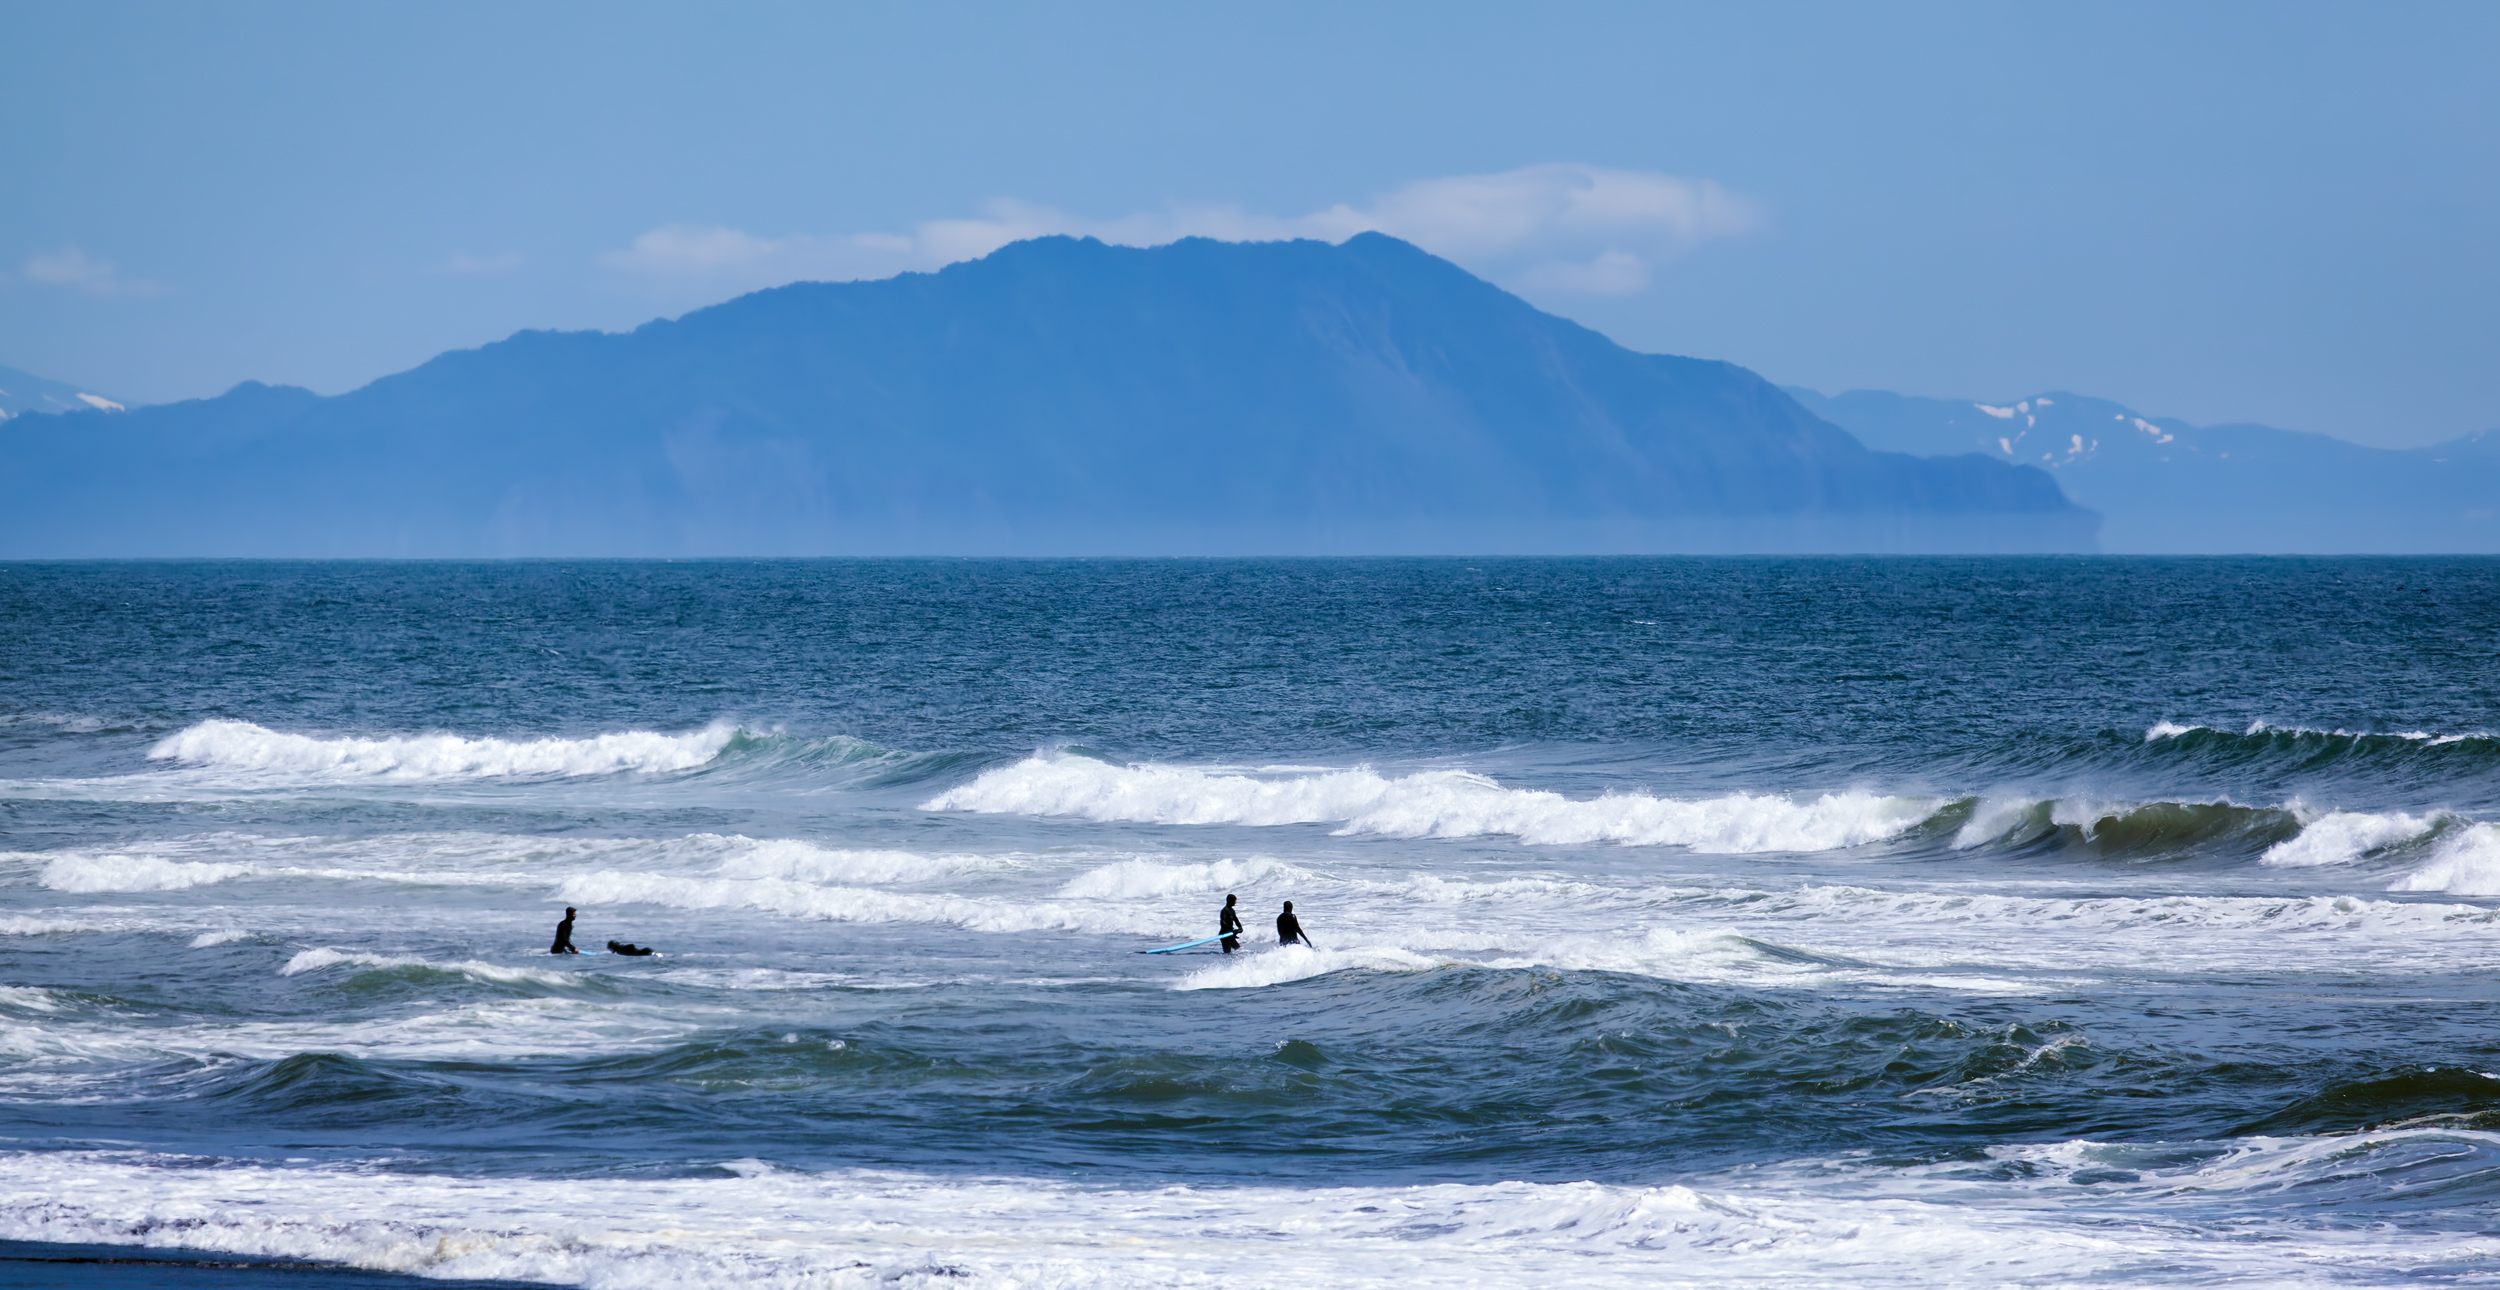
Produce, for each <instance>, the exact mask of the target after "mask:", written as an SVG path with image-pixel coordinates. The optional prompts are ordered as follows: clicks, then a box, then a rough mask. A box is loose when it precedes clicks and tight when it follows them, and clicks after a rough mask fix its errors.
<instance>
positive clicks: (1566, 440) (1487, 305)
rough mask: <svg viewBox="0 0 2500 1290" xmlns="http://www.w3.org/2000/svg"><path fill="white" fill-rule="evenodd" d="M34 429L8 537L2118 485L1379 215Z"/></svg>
mask: <svg viewBox="0 0 2500 1290" xmlns="http://www.w3.org/2000/svg"><path fill="white" fill-rule="evenodd" d="M0 444H6V445H7V447H8V449H9V452H8V453H7V456H8V457H9V458H11V459H13V460H14V461H15V462H16V463H17V464H18V465H19V467H20V469H18V470H17V471H14V472H12V476H11V477H10V478H0V501H5V502H7V503H9V504H8V505H6V506H0V553H6V554H9V555H14V556H31V555H80V554H86V555H158V554H221V555H444V556H477V555H602V554H607V555H636V556H673V555H830V554H852V555H899V554H928V555H941V554H1057V555H1112V554H1126V555H1148V554H1157V555H1159V554H1421V553H1453V554H1456V553H1493V552H1514V553H1522V554H1529V553H1563V552H1598V551H1626V552H1637V551H1665V550H2088V549H2091V545H2092V527H2093V524H2094V522H2095V520H2094V517H2093V516H2091V514H2090V513H2089V512H2087V511H2084V510H2082V509H2081V508H2078V507H2076V506H2075V505H2073V503H2071V502H2070V501H2068V500H2067V499H2066V498H2065V496H2064V495H2063V494H2062V493H2060V492H2059V491H2058V488H2057V486H2056V484H2055V482H2054V481H2053V480H2052V479H2051V478H2050V477H2049V476H2048V475H2047V474H2045V473H2043V472H2041V471H2038V470H2036V469H2032V468H2030V467H2027V466H2025V467H2014V466H2010V465H2008V464H2006V463H2002V462H1992V461H1988V460H1985V459H1983V458H1981V457H1977V456H1969V457H1961V458H1955V459H1951V460H1943V461H1926V460H1921V459H1918V458H1914V457H1909V456H1903V455H1899V454H1887V453H1879V452H1871V451H1869V450H1868V449H1867V448H1866V447H1865V446H1864V445H1862V444H1860V443H1859V442H1858V441H1857V440H1856V439H1854V438H1852V437H1851V436H1850V435H1849V434H1848V433H1846V432H1845V431H1843V430H1840V429H1838V428H1836V427H1834V426H1832V425H1830V424H1828V423H1826V422H1825V421H1823V420H1820V419H1818V418H1816V417H1815V416H1813V415H1812V414H1810V413H1809V412H1807V411H1806V410H1805V409H1804V408H1803V407H1801V406H1800V405H1799V404H1798V403H1797V402H1796V400H1794V399H1793V398H1791V397H1790V396H1789V395H1787V394H1785V393H1783V392H1781V391H1780V390H1779V389H1777V388H1776V387H1774V386H1773V385H1771V384H1770V383H1769V382H1767V381H1765V380H1763V379H1762V378H1761V377H1759V376H1757V375H1755V374H1754V373H1751V372H1748V371H1746V370H1745V369H1743V368H1740V367H1736V366H1734V365H1733V364H1727V363H1721V362H1717V361H1714V360H1705V359H1687V358H1676V357H1672V356H1664V355H1643V354H1636V353H1634V352H1632V351H1630V350H1626V349H1623V348H1622V347H1620V346H1617V345H1615V344H1614V343H1613V342H1612V341H1610V340H1608V339H1606V338H1605V337H1603V336H1601V335H1599V334H1598V333H1596V332H1593V331H1590V330H1588V329H1587V328H1584V327H1581V326H1579V325H1578V324H1575V323H1571V322H1569V321H1568V320H1565V319H1560V318H1555V317H1553V316H1551V315H1548V314H1544V313H1541V312H1539V311H1537V310H1535V309H1533V308H1532V307H1530V306H1528V305H1527V304H1526V303H1525V302H1523V301H1520V300H1518V299H1517V298H1516V297H1513V296H1510V295H1508V294H1507V293H1505V292H1502V291H1501V290H1500V289H1499V288H1496V287H1494V286H1492V285H1491V284H1489V283H1486V282H1483V281H1482V280H1481V279H1477V278H1475V277H1473V276H1472V275H1469V274H1467V273H1466V272H1465V271H1463V270H1461V269H1459V268H1457V267H1456V266H1455V265H1451V264H1449V263H1448V262H1446V261H1443V260H1439V259H1437V258H1435V257H1432V256H1430V255H1427V254H1425V253H1424V252H1422V251H1420V250H1418V249H1416V248H1414V247H1413V246H1411V245H1408V244H1407V243H1404V242H1400V241H1398V240H1396V239H1394V238H1389V237H1386V236H1383V235H1380V234H1363V235H1359V236H1357V237H1354V238H1351V239H1349V240H1348V241H1346V242H1345V243H1343V244H1338V245H1331V244H1329V243H1324V242H1308V241H1305V242H1273V243H1220V242H1212V241H1207V240H1205V239H1188V240H1184V241H1181V242H1176V243H1172V244H1169V245H1166V246H1162V247H1155V248H1149V249H1138V248H1127V247H1111V246H1106V245H1104V244H1102V243H1100V242H1096V241H1093V240H1091V239H1084V240H1077V239H1069V238H1064V237H1062V238H1042V239H1034V240H1031V241H1027V242H1020V243H1016V244H1013V245H1011V246H1009V247H1006V248H1003V249H1002V250H1000V251H998V252H995V253H993V254H992V255H990V256H987V257H984V258H983V259H981V260H977V261H968V262H965V263H960V264H956V265H950V266H948V267H947V268H945V269H941V270H939V271H937V272H935V273H928V274H905V275H901V276H898V277H895V278H888V279H881V280H877V281H873V282H856V283H794V284H791V285H789V286H784V287H777V288H772V289H769V290H766V291H759V292H754V293H750V294H749V295H746V296H741V297H739V298H737V299H735V300H731V301H727V302H724V303H722V304H719V305H714V306H711V307H709V308H706V309H700V310H695V311H693V312H691V313H688V314H686V315H683V316H681V317H678V318H674V319H660V320H654V321H652V322H649V323H645V324H643V325H642V326H640V327H637V328H635V329H634V330H632V331H630V332H622V333H602V332H548V331H535V330H533V331H523V332H519V333H515V334H514V335H512V336H510V337H507V338H505V339H503V340H500V341H496V342H493V343H490V344H488V345H483V346H480V347H478V348H475V349H469V350H455V351H450V352H447V353H445V354H441V355H438V356H436V357H435V358H433V359H430V360H428V361H427V362H425V363H422V364H419V365H417V366H416V367H414V368H411V369H409V370H407V371H405V372H400V373H395V374H393V375H390V376H386V377H383V378H380V379H378V380H376V381H374V382H371V383H370V384H368V385H366V386H364V387H362V388H360V389H358V390H354V391H350V392H348V393H346V394H342V395H338V396H333V397H329V398H322V397H320V396H315V395H312V394H310V393H309V392H304V391H298V390H289V389H287V388H284V387H273V386H261V385H257V384H253V383H246V384H245V385H242V386H237V387H236V388H235V389H234V390H231V391H229V392H227V393H226V394H224V395H220V396H218V397H217V398H215V399H209V400H196V401H192V402H188V403H181V404H168V405H160V406H158V407H153V408H143V409H139V410H136V411H134V412H130V413H127V414H117V415H116V416H114V417H112V418H110V419H109V420H106V419H93V420H91V419H89V418H85V417H81V416H79V415H76V414H72V415H68V416H63V417H58V418H51V417H39V418H28V419H26V421H25V422H23V423H18V422H13V423H11V424H10V426H9V428H8V429H7V430H6V431H4V432H0ZM12 481H13V482H12ZM38 481H40V485H39V484H38ZM108 499H110V500H109V501H108ZM9 516H14V517H15V518H8V517H9Z"/></svg>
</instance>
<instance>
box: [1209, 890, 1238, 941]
mask: <svg viewBox="0 0 2500 1290" xmlns="http://www.w3.org/2000/svg"><path fill="white" fill-rule="evenodd" d="M1239 899H1241V897H1239V896H1226V897H1225V898H1224V910H1223V912H1222V913H1219V914H1217V915H1216V916H1215V930H1217V931H1219V932H1222V933H1224V952H1225V953H1227V954H1230V953H1232V952H1233V951H1234V950H1237V949H1240V948H1241V911H1240V910H1237V909H1235V908H1233V902H1234V901H1236V900H1239Z"/></svg>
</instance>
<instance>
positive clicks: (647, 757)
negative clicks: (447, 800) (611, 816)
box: [148, 721, 738, 781]
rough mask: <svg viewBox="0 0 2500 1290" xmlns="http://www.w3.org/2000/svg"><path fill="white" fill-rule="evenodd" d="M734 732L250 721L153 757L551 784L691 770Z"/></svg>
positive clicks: (174, 744)
mask: <svg viewBox="0 0 2500 1290" xmlns="http://www.w3.org/2000/svg"><path fill="white" fill-rule="evenodd" d="M737 734H738V730H737V728H736V727H734V726H730V725H727V724H718V723H716V724H714V725H711V726H707V727H705V728H704V729H702V730H698V731H695V732H693V733H691V734H679V735H669V734H660V733H657V732H654V731H647V730H629V731H624V732H621V733H617V734H605V735H595V736H593V737H591V738H588V739H526V740H512V739H466V738H462V737H461V736H459V735H451V734H433V735H392V736H385V737H382V738H378V739H365V738H354V737H338V738H327V739H325V738H316V737H314V736H311V735H291V734H281V733H279V732H278V731H275V730H269V729H266V728H264V727H261V726H256V725H253V724H252V723H251V722H248V721H203V722H201V723H200V724H198V725H196V726H192V727H191V728H189V729H187V730H184V731H182V732H181V733H179V734H175V735H172V736H169V737H167V738H166V739H164V740H162V741H160V742H158V743H157V745H156V746H155V747H153V748H151V749H149V750H148V756H149V758H150V759H152V760H156V761H175V762H182V763H185V764H187V765H193V766H203V767H214V768H217V769H222V770H242V771H256V772H263V773H269V774H278V775H297V776H321V777H333V778H341V779H383V780H409V781H437V780H469V779H503V778H547V779H554V778H570V777H576V776H585V775H614V774H620V773H626V772H640V773H645V774H665V773H669V772H674V771H686V770H692V769H694V768H696V767H699V766H702V765H704V764H705V763H707V762H709V761H711V760H712V759H713V758H715V757H717V756H719V755H720V753H721V750H722V749H723V748H726V747H728V746H729V742H730V740H731V739H732V738H734V737H735V736H736V735H737Z"/></svg>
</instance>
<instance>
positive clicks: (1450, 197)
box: [601, 162, 1761, 295]
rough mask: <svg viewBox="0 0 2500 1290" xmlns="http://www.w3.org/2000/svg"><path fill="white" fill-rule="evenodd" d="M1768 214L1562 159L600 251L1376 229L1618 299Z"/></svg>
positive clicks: (1726, 195) (978, 243)
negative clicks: (1351, 187) (1321, 192)
mask: <svg viewBox="0 0 2500 1290" xmlns="http://www.w3.org/2000/svg"><path fill="white" fill-rule="evenodd" d="M1760 219H1761V217H1760V214H1759V212H1758V209H1757V208H1756V207H1755V205H1754V204H1753V203H1752V202H1749V201H1747V200H1745V199H1744V198H1742V197H1739V196H1737V195H1735V194H1733V193H1730V192H1729V191H1727V190H1726V189H1725V188H1722V187H1720V186H1719V185H1718V184H1716V183H1714V182H1712V181H1710V180H1707V179H1686V178H1683V177H1681V176H1677V175H1666V174H1659V173H1657V172H1654V171H1638V170H1608V169H1604V168H1601V167H1597V166H1583V165H1576V164H1571V163H1564V162H1556V163H1550V164H1547V165H1541V166H1529V167H1526V168H1525V169H1521V170H1511V171H1505V172H1503V173H1501V174H1496V175H1452V176H1447V177H1443V178H1439V179H1424V180H1418V181H1416V182H1414V183H1410V184H1407V185H1405V186H1403V187H1401V188H1398V189H1396V190H1394V191H1392V192H1389V193H1387V194H1385V195H1383V196H1381V197H1380V198H1379V199H1377V200H1375V201H1373V202H1371V203H1370V204H1369V205H1365V206H1348V205H1337V206H1331V207H1329V208H1328V209H1326V210H1323V211H1315V212H1312V213H1311V214H1308V215H1300V216H1290V217H1280V216H1272V215H1260V214H1256V213H1253V212H1249V211H1245V210H1243V209H1241V208H1240V207H1238V206H1230V205H1223V206H1175V207H1171V208H1169V209H1166V210H1162V211H1147V212H1140V213H1137V214H1133V215H1127V216H1123V217H1120V218H1118V219H1111V220H1089V219H1083V218H1079V217H1077V216H1073V215H1069V214H1067V213H1065V212H1063V211H1057V210H1053V209H1051V208H1049V207H1046V206H1031V205H1027V204H1025V203H1022V202H1016V201H997V202H992V203H990V205H989V206H988V207H987V209H986V210H985V211H984V213H983V214H982V215H981V216H979V217H976V218H970V219H948V220H931V221H928V222H926V223H923V224H920V225H918V226H917V227H915V228H914V229H913V230H912V231H911V232H910V233H907V234H904V233H853V234H847V235H833V236H811V235H798V236H792V237H782V238H764V237H758V236H756V235H754V234H752V233H747V232H743V231H741V230H738V229H733V228H722V227H717V226H711V227H705V226H699V225H689V224H672V225H668V226H666V227H663V228H656V229H653V230H651V231H650V232H648V233H645V234H643V235H642V236H641V237H638V238H636V239H634V244H633V246H632V247H630V248H629V249H627V250H623V251H616V252H611V253H609V254H608V255H605V256H603V257H601V259H602V262H603V263H605V264H607V265H608V266H609V267H611V268H615V269H619V270H623V271H626V272H629V273H634V274H638V275H644V276H648V277H651V278H655V279H665V280H675V281H681V282H688V283H695V282H700V283H702V284H704V285H707V286H740V287H757V286H766V285H771V284H775V283H781V282H791V281H797V280H801V279H820V280H828V281H843V280H851V279H860V278H881V277H888V276H891V275H893V274H896V273H901V272H905V271H908V270H914V269H934V268H938V267H940V266H943V265H947V264H952V263H955V262H956V261H959V260H969V259H975V258H977V257H980V256H984V255H987V254H989V253H990V252H992V251H995V250H997V249H998V248H1000V247H1002V246H1005V245H1007V244H1008V243H1010V242H1015V241H1021V240H1023V239H1025V238H1030V237H1042V236H1046V235H1048V234H1053V233H1065V234H1069V235H1071V236H1078V237H1097V238H1100V239H1102V240H1103V241H1105V242H1111V243H1116V244H1119V245H1124V246H1157V245H1161V244H1163V243H1166V242H1172V241H1177V240H1179V239H1181V238H1184V237H1212V238H1218V239H1221V240H1224V241H1275V240H1281V239H1286V238H1298V237H1304V238H1318V239H1321V240H1324V241H1329V242H1341V241H1344V240H1345V239H1346V238H1349V237H1352V236H1354V235H1355V234H1357V233H1364V232H1381V233H1387V234H1389V235H1391V236H1393V237H1400V238H1404V239H1406V240H1407V241H1409V242H1413V243H1415V244H1416V245H1417V246H1420V247H1422V248H1424V249H1425V250H1427V251H1431V252H1433V253H1434V254H1437V255H1442V256H1446V257H1448V258H1449V259H1452V260H1455V261H1457V262H1458V263H1460V264H1462V265H1465V266H1466V267H1468V268H1469V269H1472V270H1474V271H1476V272H1478V273H1481V274H1484V275H1485V276H1487V277H1490V278H1492V279H1494V280H1495V281H1497V282H1503V283H1507V284H1509V285H1513V286H1516V287H1518V288H1520V289H1522V290H1526V291H1530V292H1554V293H1571V294H1593V295H1623V294H1628V293H1631V292H1636V291H1639V290H1642V289H1643V288H1645V287H1646V286H1648V284H1649V281H1650V274H1651V271H1652V270H1653V269H1654V268H1656V267H1657V266H1658V265H1660V264H1663V263H1665V262H1667V261H1670V260H1673V259H1674V258H1676V257H1677V256H1680V255H1682V254H1684V253H1685V252H1687V251H1690V250H1691V249H1692V248H1693V247H1695V246H1697V245H1699V244H1701V243H1703V242H1706V241H1711V240H1714V239H1719V238H1727V237H1735V236H1740V235H1742V234H1744V233H1747V232H1750V231H1752V230H1753V229H1754V228H1756V227H1758V226H1759V224H1760Z"/></svg>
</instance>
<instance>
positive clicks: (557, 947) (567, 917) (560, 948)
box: [547, 905, 581, 954]
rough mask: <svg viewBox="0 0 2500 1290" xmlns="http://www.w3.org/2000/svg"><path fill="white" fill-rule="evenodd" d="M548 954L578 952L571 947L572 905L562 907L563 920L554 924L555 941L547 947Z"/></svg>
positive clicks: (578, 951)
mask: <svg viewBox="0 0 2500 1290" xmlns="http://www.w3.org/2000/svg"><path fill="white" fill-rule="evenodd" d="M547 952H548V953H549V954H579V953H581V951H580V950H577V949H574V948H573V907H572V906H571V905H566V906H565V907H564V921H563V922H561V923H558V924H556V943H555V944H553V945H550V946H548V947H547Z"/></svg>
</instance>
